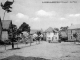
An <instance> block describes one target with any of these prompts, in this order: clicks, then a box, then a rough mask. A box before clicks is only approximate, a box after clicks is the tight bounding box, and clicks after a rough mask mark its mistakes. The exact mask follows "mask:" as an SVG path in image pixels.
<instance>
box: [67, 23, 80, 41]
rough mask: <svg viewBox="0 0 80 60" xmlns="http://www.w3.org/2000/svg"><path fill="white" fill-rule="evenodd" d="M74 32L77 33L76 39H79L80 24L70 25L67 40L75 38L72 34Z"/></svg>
mask: <svg viewBox="0 0 80 60" xmlns="http://www.w3.org/2000/svg"><path fill="white" fill-rule="evenodd" d="M75 33H77V35H78V37H77V40H80V24H77V25H71V26H70V27H69V28H68V41H74V40H76V39H75V37H73V34H75Z"/></svg>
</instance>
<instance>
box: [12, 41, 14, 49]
mask: <svg viewBox="0 0 80 60" xmlns="http://www.w3.org/2000/svg"><path fill="white" fill-rule="evenodd" d="M12 49H14V42H13V41H12Z"/></svg>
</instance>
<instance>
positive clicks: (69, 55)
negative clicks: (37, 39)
mask: <svg viewBox="0 0 80 60" xmlns="http://www.w3.org/2000/svg"><path fill="white" fill-rule="evenodd" d="M12 55H18V56H24V57H28V56H32V57H41V58H46V59H51V60H61V59H62V60H80V45H79V44H78V45H76V44H74V43H71V42H62V43H48V42H41V43H40V44H37V45H36V44H35V45H33V46H30V47H23V48H21V49H16V50H8V51H4V52H3V53H0V59H2V58H5V57H8V56H12Z"/></svg>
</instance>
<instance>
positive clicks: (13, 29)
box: [8, 24, 17, 49]
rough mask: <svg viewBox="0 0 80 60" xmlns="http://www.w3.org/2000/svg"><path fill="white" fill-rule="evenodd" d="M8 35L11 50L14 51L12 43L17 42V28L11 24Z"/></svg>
mask: <svg viewBox="0 0 80 60" xmlns="http://www.w3.org/2000/svg"><path fill="white" fill-rule="evenodd" d="M8 33H9V39H10V40H11V42H12V49H14V42H15V41H16V40H17V26H16V25H14V24H12V26H11V27H10V30H9V31H8Z"/></svg>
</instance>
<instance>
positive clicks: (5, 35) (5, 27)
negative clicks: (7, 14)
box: [1, 20, 12, 41]
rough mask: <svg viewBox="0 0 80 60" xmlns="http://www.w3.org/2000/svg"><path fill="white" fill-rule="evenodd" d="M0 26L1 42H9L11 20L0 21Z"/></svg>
mask: <svg viewBox="0 0 80 60" xmlns="http://www.w3.org/2000/svg"><path fill="white" fill-rule="evenodd" d="M1 24H2V35H1V40H2V41H5V40H9V30H10V29H12V28H11V26H12V21H11V20H1Z"/></svg>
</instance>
